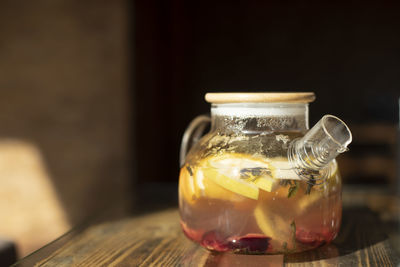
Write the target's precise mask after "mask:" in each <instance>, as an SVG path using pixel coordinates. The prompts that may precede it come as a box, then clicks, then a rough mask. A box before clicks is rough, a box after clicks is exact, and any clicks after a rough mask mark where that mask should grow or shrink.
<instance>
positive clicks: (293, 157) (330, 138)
mask: <svg viewBox="0 0 400 267" xmlns="http://www.w3.org/2000/svg"><path fill="white" fill-rule="evenodd" d="M351 140H352V135H351V132H350V129H349V127H347V125H346V124H345V123H344V122H343V121H342V120H340V119H339V118H337V117H335V116H333V115H325V116H323V117H322V118H321V120H319V122H318V123H317V124H315V125H314V127H313V128H311V129H310V130H309V131H308V132H307V133H306V134H305V135H304V136H303V137H302V138H297V139H295V140H293V141H292V142H291V143H290V146H289V149H288V159H289V162H290V164H291V166H292V168H294V170H295V172H296V174H297V175H299V176H300V177H302V178H306V179H311V178H312V179H314V180H321V179H322V180H324V179H326V178H327V177H329V174H330V173H329V172H330V171H329V170H330V168H328V166H329V163H330V162H331V161H332V160H334V159H335V158H336V157H337V156H338V155H339V154H340V153H343V152H345V151H347V150H348V148H347V146H348V145H349V144H350V143H351ZM316 173H318V174H319V175H318V177H317V178H316V177H315V175H314V174H316Z"/></svg>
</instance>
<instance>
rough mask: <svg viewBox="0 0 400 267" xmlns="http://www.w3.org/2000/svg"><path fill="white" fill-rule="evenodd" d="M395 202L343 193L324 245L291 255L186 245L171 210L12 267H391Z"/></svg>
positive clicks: (107, 226) (64, 240)
mask: <svg viewBox="0 0 400 267" xmlns="http://www.w3.org/2000/svg"><path fill="white" fill-rule="evenodd" d="M399 210H400V209H399V204H398V198H397V197H395V196H390V195H388V194H387V193H382V192H380V193H376V192H365V191H359V192H356V191H354V190H350V191H345V192H344V211H343V223H342V229H341V231H340V234H339V236H338V237H337V238H336V239H335V240H334V242H333V243H332V244H330V245H325V246H323V247H321V248H319V249H316V250H312V251H308V252H303V253H297V254H292V255H286V256H283V255H272V256H268V255H267V256H258V255H253V256H247V255H236V254H230V253H220V254H216V253H211V252H209V251H207V250H205V249H203V248H201V247H200V246H199V245H197V244H195V243H193V242H191V241H189V240H188V239H187V238H186V237H185V236H184V235H183V233H182V231H181V229H180V226H179V214H178V210H177V208H170V209H164V210H161V211H156V212H152V213H147V214H142V215H137V216H131V217H127V218H123V219H120V220H116V221H109V222H105V223H101V224H96V225H89V226H87V227H83V228H81V229H80V230H79V229H75V230H73V231H71V232H70V233H68V234H66V235H65V236H63V237H61V238H60V239H59V240H56V241H55V242H53V243H52V244H50V245H48V246H46V247H44V248H42V249H41V250H39V251H37V252H35V253H33V254H32V255H30V256H28V257H27V258H25V259H22V260H21V261H20V262H18V263H17V264H16V266H32V265H35V266H71V265H73V266H397V265H398V264H399V263H400V258H399V251H398V250H396V248H397V249H399V247H400V246H399V244H400V242H399V236H400V235H399V234H398V233H399V230H400V226H399V224H398V222H399V220H398V219H399V218H398V216H399Z"/></svg>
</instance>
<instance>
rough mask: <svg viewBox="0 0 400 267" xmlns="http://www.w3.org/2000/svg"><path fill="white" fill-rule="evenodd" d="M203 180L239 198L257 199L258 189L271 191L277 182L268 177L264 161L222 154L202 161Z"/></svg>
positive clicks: (266, 165) (244, 156)
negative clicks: (239, 196) (209, 181)
mask: <svg viewBox="0 0 400 267" xmlns="http://www.w3.org/2000/svg"><path fill="white" fill-rule="evenodd" d="M202 171H203V175H204V179H210V180H211V181H212V182H214V183H215V184H217V185H219V186H221V187H223V188H224V189H226V190H229V191H231V192H234V193H236V194H239V195H241V196H244V197H247V198H251V199H258V194H259V188H260V189H263V190H265V191H269V192H271V191H273V190H274V189H275V188H276V186H277V185H278V181H277V180H275V179H273V178H272V177H271V176H269V175H268V173H269V165H268V162H267V161H266V160H263V159H261V158H256V157H251V156H247V155H243V154H236V153H232V154H224V155H222V156H212V157H209V158H207V159H205V160H204V164H203V168H202Z"/></svg>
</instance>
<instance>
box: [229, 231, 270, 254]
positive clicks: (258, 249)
mask: <svg viewBox="0 0 400 267" xmlns="http://www.w3.org/2000/svg"><path fill="white" fill-rule="evenodd" d="M270 240H271V238H269V237H267V236H264V235H259V234H248V235H246V236H243V237H239V238H234V239H231V241H230V242H229V248H230V249H232V250H234V251H235V252H241V253H265V252H266V251H267V249H268V248H269V246H270Z"/></svg>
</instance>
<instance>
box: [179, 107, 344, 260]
mask: <svg viewBox="0 0 400 267" xmlns="http://www.w3.org/2000/svg"><path fill="white" fill-rule="evenodd" d="M307 130H308V104H307V103H223V104H213V105H212V108H211V129H210V132H209V133H207V134H206V135H204V136H203V137H202V138H201V139H200V140H199V141H198V142H196V143H195V144H194V145H193V146H192V147H191V149H190V150H189V152H188V154H187V156H186V157H185V160H184V161H182V162H181V165H182V166H181V171H180V177H179V208H180V217H181V226H182V229H183V232H184V233H185V235H186V236H187V237H188V238H189V239H191V240H193V241H194V242H197V243H199V244H200V245H201V246H203V247H205V248H207V249H209V250H213V251H231V252H234V253H243V254H277V253H294V252H300V251H304V250H308V249H312V248H315V247H318V246H320V245H322V244H325V243H329V242H331V241H332V240H333V239H334V238H335V236H336V235H337V233H338V231H339V227H340V222H341V178H340V174H339V171H338V166H337V163H336V161H335V160H333V161H331V162H330V163H329V166H328V168H329V170H330V171H329V172H328V173H329V176H328V177H325V179H323V180H318V179H317V175H318V174H316V173H315V179H314V176H313V174H314V173H312V172H311V174H310V175H309V177H311V178H310V179H304V178H301V176H299V175H297V174H296V173H295V172H294V171H293V169H292V167H291V165H290V164H289V163H288V156H287V155H288V149H289V146H290V144H291V142H292V141H293V140H295V139H296V138H299V137H302V136H303V135H304V134H305V133H306V132H307Z"/></svg>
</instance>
